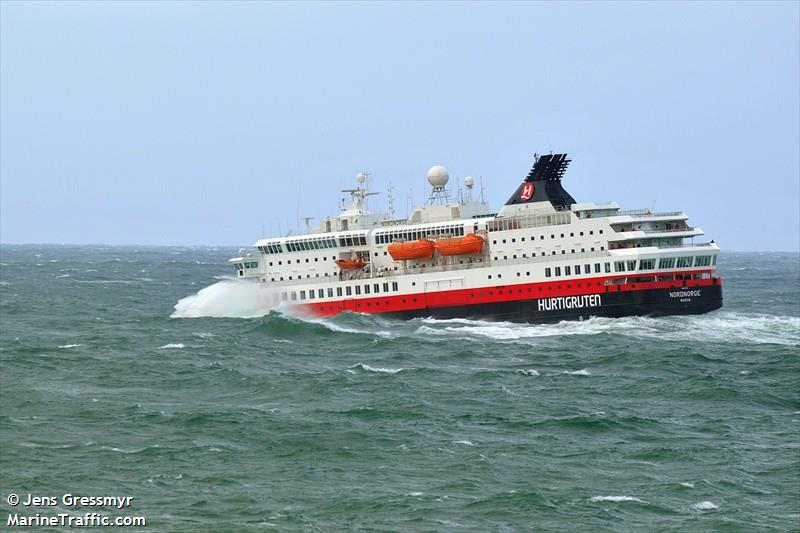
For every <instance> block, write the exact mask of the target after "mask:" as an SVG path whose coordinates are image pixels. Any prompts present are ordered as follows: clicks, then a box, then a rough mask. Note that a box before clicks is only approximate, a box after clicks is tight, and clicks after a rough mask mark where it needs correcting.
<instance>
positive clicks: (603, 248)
mask: <svg viewBox="0 0 800 533" xmlns="http://www.w3.org/2000/svg"><path fill="white" fill-rule="evenodd" d="M605 249H606V247H605V246H601V247H600V250H601V251H602V250H605ZM585 251H586V248H581V253H583V252H585ZM589 251H591V252H594V246H592V247H591V248H590V249H589ZM566 253H567V251H566V250H561V254H562V255H566ZM570 253H573V254H574V253H577V252H576V251H575V249H574V248H573V249H572V250H571V251H570ZM545 255H547V254H546V253H545V252H542V257H544V256H545ZM550 255H556V251H555V250H553V251H551V252H550ZM526 257H528V254H522V258H523V259H525V258H526ZM533 257H536V252H534V253H532V254H531V258H533ZM511 258H512V259H516V258H517V254H513V255H512V256H511ZM499 259H500V256H499V255H496V256H494V260H495V261H498V260H499ZM503 259H504V260H507V259H508V256H507V255H504V256H503Z"/></svg>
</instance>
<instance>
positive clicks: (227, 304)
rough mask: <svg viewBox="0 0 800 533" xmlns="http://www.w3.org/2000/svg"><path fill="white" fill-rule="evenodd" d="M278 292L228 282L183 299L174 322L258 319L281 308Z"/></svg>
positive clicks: (225, 281)
mask: <svg viewBox="0 0 800 533" xmlns="http://www.w3.org/2000/svg"><path fill="white" fill-rule="evenodd" d="M274 294H275V291H274V290H271V289H268V288H266V287H265V286H263V285H257V284H255V283H252V282H248V281H239V280H235V279H225V280H222V281H218V282H217V283H214V284H213V285H209V286H208V287H206V288H204V289H201V290H200V291H198V292H197V294H193V295H191V296H187V297H186V298H182V299H181V300H180V301H178V303H177V304H175V312H174V313H172V315H171V317H172V318H200V317H216V318H255V317H260V316H264V315H266V314H267V313H269V312H270V311H271V310H272V309H275V308H276V307H277V306H276V305H275V304H274V303H273V301H274V300H273V295H274Z"/></svg>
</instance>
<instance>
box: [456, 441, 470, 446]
mask: <svg viewBox="0 0 800 533" xmlns="http://www.w3.org/2000/svg"><path fill="white" fill-rule="evenodd" d="M453 444H463V445H464V446H475V443H473V442H472V441H469V440H457V441H455V442H453Z"/></svg>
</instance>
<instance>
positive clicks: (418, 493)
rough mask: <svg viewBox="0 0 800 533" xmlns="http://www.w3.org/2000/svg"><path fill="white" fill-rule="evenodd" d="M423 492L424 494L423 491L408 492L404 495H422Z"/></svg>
mask: <svg viewBox="0 0 800 533" xmlns="http://www.w3.org/2000/svg"><path fill="white" fill-rule="evenodd" d="M423 494H424V493H422V492H409V493H408V494H406V496H414V497H417V496H422V495H423Z"/></svg>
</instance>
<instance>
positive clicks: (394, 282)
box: [392, 281, 399, 291]
mask: <svg viewBox="0 0 800 533" xmlns="http://www.w3.org/2000/svg"><path fill="white" fill-rule="evenodd" d="M392 290H393V291H396V290H399V289H398V288H397V282H396V281H393V282H392Z"/></svg>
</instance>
